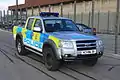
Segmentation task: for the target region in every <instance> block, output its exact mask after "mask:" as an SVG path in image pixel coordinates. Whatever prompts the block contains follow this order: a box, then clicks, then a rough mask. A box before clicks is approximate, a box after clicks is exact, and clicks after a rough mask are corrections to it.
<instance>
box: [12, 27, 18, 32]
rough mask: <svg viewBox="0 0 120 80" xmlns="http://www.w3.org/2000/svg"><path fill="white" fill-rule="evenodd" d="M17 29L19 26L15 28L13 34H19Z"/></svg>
mask: <svg viewBox="0 0 120 80" xmlns="http://www.w3.org/2000/svg"><path fill="white" fill-rule="evenodd" d="M17 28H18V27H17V26H14V27H13V34H17Z"/></svg>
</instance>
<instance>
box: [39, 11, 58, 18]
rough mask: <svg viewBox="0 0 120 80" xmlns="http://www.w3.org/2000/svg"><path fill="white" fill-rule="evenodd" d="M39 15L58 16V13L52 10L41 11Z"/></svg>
mask: <svg viewBox="0 0 120 80" xmlns="http://www.w3.org/2000/svg"><path fill="white" fill-rule="evenodd" d="M40 16H41V17H51V16H53V17H59V13H54V12H41V13H40Z"/></svg>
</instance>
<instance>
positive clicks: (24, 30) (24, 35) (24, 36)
mask: <svg viewBox="0 0 120 80" xmlns="http://www.w3.org/2000/svg"><path fill="white" fill-rule="evenodd" d="M26 31H27V29H25V28H22V35H23V38H26Z"/></svg>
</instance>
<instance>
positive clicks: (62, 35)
mask: <svg viewBox="0 0 120 80" xmlns="http://www.w3.org/2000/svg"><path fill="white" fill-rule="evenodd" d="M48 34H49V35H52V36H55V37H57V38H59V39H64V40H98V39H99V38H98V37H97V36H93V35H89V34H83V33H80V32H73V31H61V32H52V33H48Z"/></svg>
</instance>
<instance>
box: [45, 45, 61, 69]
mask: <svg viewBox="0 0 120 80" xmlns="http://www.w3.org/2000/svg"><path fill="white" fill-rule="evenodd" d="M43 57H44V62H45V66H46V68H47V69H48V70H50V71H56V70H58V69H59V68H60V66H61V61H60V60H58V59H57V58H56V56H55V55H54V51H53V49H52V48H50V47H45V49H43Z"/></svg>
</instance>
